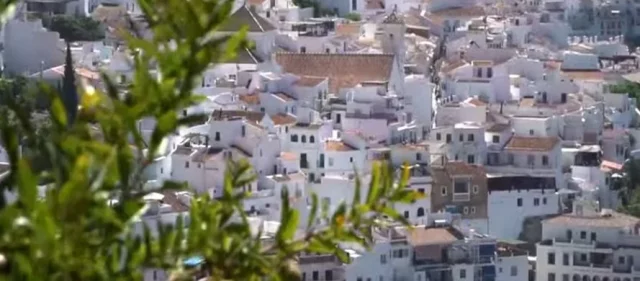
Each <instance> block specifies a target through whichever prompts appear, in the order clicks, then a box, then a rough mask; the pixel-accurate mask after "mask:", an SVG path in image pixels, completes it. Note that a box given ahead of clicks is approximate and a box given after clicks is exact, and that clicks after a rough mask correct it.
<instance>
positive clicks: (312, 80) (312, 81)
mask: <svg viewBox="0 0 640 281" xmlns="http://www.w3.org/2000/svg"><path fill="white" fill-rule="evenodd" d="M327 79H328V77H316V76H300V79H298V80H297V81H296V82H294V83H293V84H294V85H296V86H301V87H314V86H317V85H318V84H320V83H322V81H324V80H327Z"/></svg>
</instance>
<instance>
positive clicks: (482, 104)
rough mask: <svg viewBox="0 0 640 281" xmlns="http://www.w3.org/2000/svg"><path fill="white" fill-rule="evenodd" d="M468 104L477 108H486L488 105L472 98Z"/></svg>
mask: <svg viewBox="0 0 640 281" xmlns="http://www.w3.org/2000/svg"><path fill="white" fill-rule="evenodd" d="M466 102H467V103H468V104H472V105H475V106H485V105H487V103H485V102H483V101H481V100H479V99H477V98H470V99H468V100H467V101H466Z"/></svg>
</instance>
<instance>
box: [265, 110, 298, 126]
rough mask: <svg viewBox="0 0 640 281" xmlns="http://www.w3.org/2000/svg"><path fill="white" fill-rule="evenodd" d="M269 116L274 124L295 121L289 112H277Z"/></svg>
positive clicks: (285, 123)
mask: <svg viewBox="0 0 640 281" xmlns="http://www.w3.org/2000/svg"><path fill="white" fill-rule="evenodd" d="M270 118H271V120H272V121H273V124H274V125H276V126H278V125H287V124H293V123H295V122H296V118H295V117H293V116H291V115H289V114H282V113H278V114H275V115H271V116H270Z"/></svg>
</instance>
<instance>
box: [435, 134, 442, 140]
mask: <svg viewBox="0 0 640 281" xmlns="http://www.w3.org/2000/svg"><path fill="white" fill-rule="evenodd" d="M440 139H442V135H440V133H437V134H436V140H438V141H439V140H440Z"/></svg>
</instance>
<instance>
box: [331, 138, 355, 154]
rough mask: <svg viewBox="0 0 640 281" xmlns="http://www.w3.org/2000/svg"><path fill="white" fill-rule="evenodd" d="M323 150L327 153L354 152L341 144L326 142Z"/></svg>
mask: <svg viewBox="0 0 640 281" xmlns="http://www.w3.org/2000/svg"><path fill="white" fill-rule="evenodd" d="M324 149H325V150H327V151H352V150H356V149H355V148H354V147H352V146H350V145H348V144H346V143H344V142H342V141H334V140H328V141H326V142H325V143H324Z"/></svg>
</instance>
